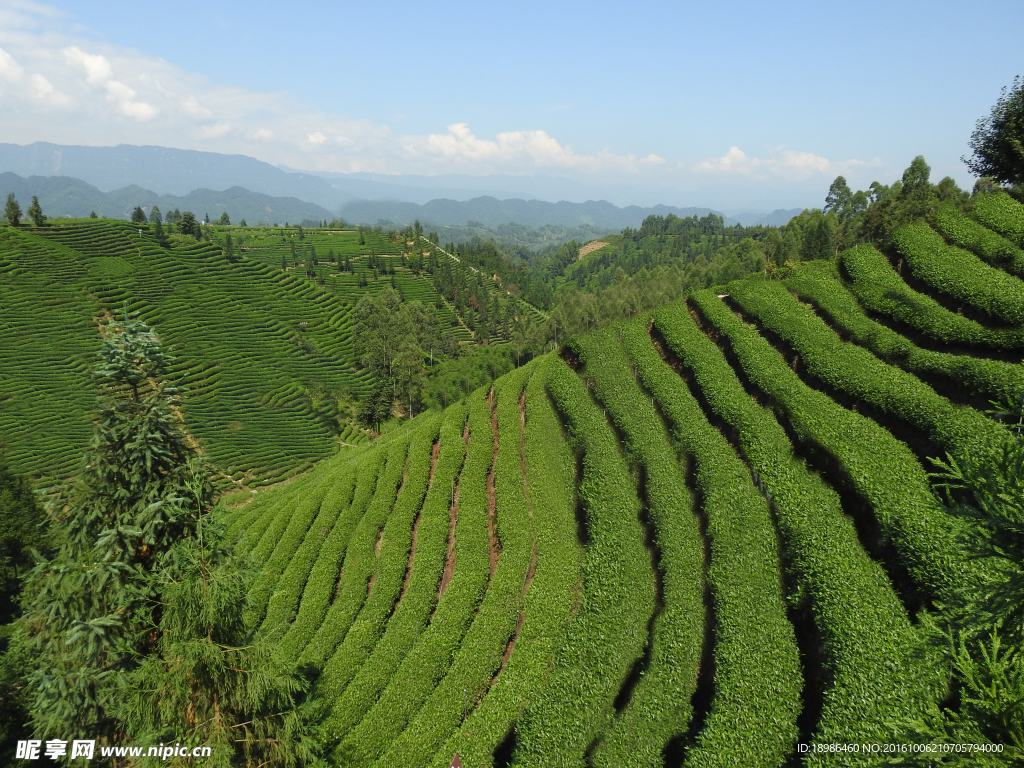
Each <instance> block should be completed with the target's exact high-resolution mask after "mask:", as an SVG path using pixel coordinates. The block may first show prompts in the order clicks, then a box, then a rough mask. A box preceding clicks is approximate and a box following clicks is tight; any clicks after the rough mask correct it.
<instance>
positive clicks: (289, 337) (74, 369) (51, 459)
mask: <svg viewBox="0 0 1024 768" xmlns="http://www.w3.org/2000/svg"><path fill="white" fill-rule="evenodd" d="M348 299H349V301H346V300H344V297H339V296H336V295H334V294H332V293H331V292H329V291H327V290H326V289H324V288H322V287H320V286H318V285H316V284H315V283H314V282H313V281H311V280H307V279H305V278H304V277H300V276H297V275H295V274H293V273H292V272H282V271H281V270H280V268H273V267H270V266H268V265H265V264H261V263H260V262H258V261H256V260H252V259H245V258H243V259H241V260H239V261H237V262H235V263H228V262H227V260H226V259H225V258H224V255H223V253H222V251H221V248H220V247H219V246H216V245H213V244H210V243H193V244H192V245H180V244H179V245H176V246H175V247H172V248H162V247H160V246H159V245H158V244H157V243H156V241H155V240H153V239H152V238H151V237H150V235H149V234H148V228H145V229H144V230H143V234H142V235H140V234H139V231H138V229H137V228H135V227H132V226H131V225H129V224H127V223H124V222H115V221H109V220H101V221H91V222H81V223H71V224H66V225H62V226H54V227H46V228H43V229H36V230H31V229H24V228H22V229H17V230H15V229H11V228H5V229H3V230H2V236H0V333H2V335H3V343H2V344H0V439H2V440H3V441H5V442H6V443H7V445H8V447H9V451H10V461H11V464H12V466H13V467H15V468H17V469H18V470H19V471H22V472H26V473H40V474H43V475H47V476H51V477H60V476H66V475H69V474H73V473H74V472H75V471H76V468H77V465H78V461H79V457H80V456H81V454H82V451H83V448H84V447H85V445H86V443H87V442H88V440H89V437H90V435H91V430H92V426H91V422H90V414H91V413H92V412H93V411H94V408H95V394H94V389H93V385H92V382H91V380H90V378H89V372H90V370H91V368H92V366H93V364H94V360H95V354H96V350H97V349H98V346H99V333H100V327H102V325H103V324H104V323H105V322H106V321H107V320H108V319H109V318H110V317H111V316H112V315H115V314H117V313H120V312H122V311H123V307H124V306H125V305H127V307H128V309H129V310H130V311H133V312H138V313H140V315H141V317H142V318H143V319H144V320H146V322H148V323H149V324H151V325H153V326H155V327H156V328H157V329H158V332H159V333H160V335H161V337H162V338H163V339H164V340H165V342H166V343H167V344H168V346H169V347H170V349H171V352H172V354H174V355H175V356H176V357H177V358H178V361H179V363H178V369H177V371H176V372H175V375H174V378H175V383H176V384H180V385H183V386H184V387H185V406H184V408H185V415H186V418H187V422H188V425H189V428H190V429H191V430H192V432H193V433H194V435H195V436H196V437H197V438H198V439H199V441H200V443H201V444H202V445H203V446H204V448H205V449H206V450H207V452H208V454H209V456H210V458H211V459H212V460H213V461H214V462H215V463H216V464H217V465H218V466H219V467H221V468H223V469H226V471H227V473H228V474H232V475H233V476H234V477H235V479H236V480H239V481H246V482H250V481H251V482H254V483H268V482H273V481H275V480H277V479H280V478H281V477H284V476H288V475H291V474H294V473H295V472H296V471H301V470H303V469H307V468H309V467H310V466H312V464H313V463H314V462H316V461H317V460H320V459H323V458H325V457H327V456H330V455H332V454H333V453H334V452H335V450H336V445H337V439H338V438H339V437H340V439H341V440H342V441H344V442H347V443H358V442H363V441H365V439H366V437H365V435H364V434H363V433H362V432H361V431H360V430H357V429H355V428H352V427H348V428H345V429H344V431H342V432H341V433H340V435H339V433H338V425H337V422H336V421H335V419H336V417H337V414H336V413H334V412H333V411H332V409H331V407H330V401H331V397H332V396H333V394H334V393H336V392H338V391H340V390H346V389H347V390H348V391H350V392H351V393H354V394H356V395H358V394H359V393H360V392H362V391H363V390H364V389H365V386H366V381H365V377H366V374H365V373H363V372H361V371H359V370H358V369H357V368H356V367H355V360H354V357H353V351H352V334H351V325H352V319H351V299H352V297H351V296H349V297H348Z"/></svg>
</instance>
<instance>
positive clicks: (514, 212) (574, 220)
mask: <svg viewBox="0 0 1024 768" xmlns="http://www.w3.org/2000/svg"><path fill="white" fill-rule="evenodd" d="M341 213H342V216H343V217H344V218H345V220H346V221H354V222H364V223H376V222H377V221H378V220H380V219H384V220H390V221H393V222H395V223H396V224H411V223H412V222H413V221H414V220H416V219H419V220H420V221H421V222H430V223H431V224H437V225H446V224H452V225H456V226H463V225H465V224H468V223H469V222H471V221H479V222H480V223H481V224H483V225H484V226H486V227H496V226H498V225H499V224H509V223H513V222H514V223H516V224H524V225H526V226H528V227H542V226H544V225H545V224H557V225H560V226H565V227H576V226H580V225H584V224H587V225H590V226H594V227H602V228H604V229H622V228H624V227H639V226H640V224H641V223H643V220H644V219H645V218H646V217H647V216H650V215H657V216H667V215H668V214H670V213H674V214H675V215H676V216H679V217H686V216H706V215H708V214H709V213H717V212H716V211H712V210H711V209H710V208H674V207H672V206H668V205H657V206H654V207H652V208H640V207H639V206H636V205H631V206H628V207H626V208H618V207H616V206H614V205H612V204H611V203H609V202H606V201H604V200H588V201H587V202H585V203H567V202H565V201H562V202H559V203H547V202H544V201H543V200H515V199H513V200H498V199H496V198H493V197H477V198H474V199H472V200H467V201H465V202H458V201H456V200H431V201H430V202H429V203H426V204H425V205H417V204H415V203H399V202H392V201H388V200H362V201H359V202H354V203H349V204H348V205H346V206H345V207H344V208H343V209H342V211H341Z"/></svg>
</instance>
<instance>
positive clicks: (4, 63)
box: [0, 48, 25, 81]
mask: <svg viewBox="0 0 1024 768" xmlns="http://www.w3.org/2000/svg"><path fill="white" fill-rule="evenodd" d="M24 74H25V69H24V67H22V66H21V64H19V63H18V62H17V61H15V60H14V57H13V56H11V54H9V53H8V52H7V51H5V50H4V49H3V48H0V75H2V76H3V77H5V78H6V79H8V80H11V81H18V80H21V78H22V75H24Z"/></svg>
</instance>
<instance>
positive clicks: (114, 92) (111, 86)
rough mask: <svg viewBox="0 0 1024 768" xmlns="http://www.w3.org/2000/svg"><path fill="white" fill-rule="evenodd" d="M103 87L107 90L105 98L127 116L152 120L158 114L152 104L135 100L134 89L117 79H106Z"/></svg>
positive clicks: (135, 93)
mask: <svg viewBox="0 0 1024 768" xmlns="http://www.w3.org/2000/svg"><path fill="white" fill-rule="evenodd" d="M103 87H104V88H105V89H106V90H107V98H108V99H109V100H110V101H112V102H114V103H115V104H117V106H118V109H120V110H121V113H122V114H125V115H128V117H134V118H135V119H136V120H143V121H145V120H152V119H153V118H154V117H156V116H157V115H158V114H159V110H158V109H157V108H156V107H154V106H153V105H152V104H147V103H146V102H144V101H136V100H135V97H136V96H137V95H138V93H137V92H136V91H135V89H134V88H132V87H130V86H128V85H125V84H124V83H122V82H121V81H119V80H108V81H107V82H106V83H104V84H103Z"/></svg>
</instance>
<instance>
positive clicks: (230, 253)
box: [224, 232, 238, 264]
mask: <svg viewBox="0 0 1024 768" xmlns="http://www.w3.org/2000/svg"><path fill="white" fill-rule="evenodd" d="M224 258H225V259H227V261H228V263H229V264H234V263H235V262H236V261H237V260H238V258H237V257H236V256H235V246H234V243H232V242H231V233H230V232H229V233H228V234H227V235H225V237H224Z"/></svg>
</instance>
